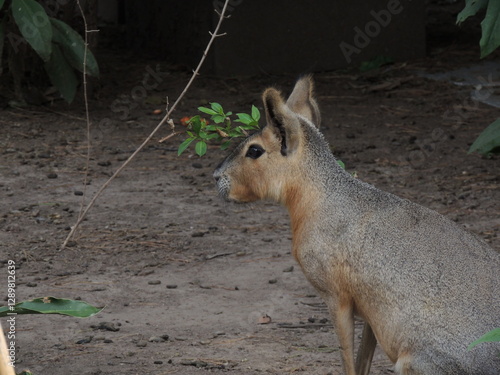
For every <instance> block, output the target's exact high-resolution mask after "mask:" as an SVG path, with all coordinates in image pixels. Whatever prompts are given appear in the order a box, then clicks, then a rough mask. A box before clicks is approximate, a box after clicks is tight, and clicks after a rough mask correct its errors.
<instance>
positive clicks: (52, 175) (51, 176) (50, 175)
mask: <svg viewBox="0 0 500 375" xmlns="http://www.w3.org/2000/svg"><path fill="white" fill-rule="evenodd" d="M47 178H51V179H54V178H57V173H49V174H48V175H47Z"/></svg>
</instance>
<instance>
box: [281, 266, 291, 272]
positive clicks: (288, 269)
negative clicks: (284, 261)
mask: <svg viewBox="0 0 500 375" xmlns="http://www.w3.org/2000/svg"><path fill="white" fill-rule="evenodd" d="M292 271H293V266H290V267H287V268H285V269H284V270H283V272H292Z"/></svg>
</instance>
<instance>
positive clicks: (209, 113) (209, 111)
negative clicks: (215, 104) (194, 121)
mask: <svg viewBox="0 0 500 375" xmlns="http://www.w3.org/2000/svg"><path fill="white" fill-rule="evenodd" d="M198 111H200V112H203V113H206V114H207V115H216V114H217V112H215V111H214V110H213V109H210V108H206V107H198Z"/></svg>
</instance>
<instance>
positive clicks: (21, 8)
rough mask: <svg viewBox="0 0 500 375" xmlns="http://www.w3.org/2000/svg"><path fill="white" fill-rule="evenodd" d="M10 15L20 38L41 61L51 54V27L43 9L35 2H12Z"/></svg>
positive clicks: (26, 0)
mask: <svg viewBox="0 0 500 375" xmlns="http://www.w3.org/2000/svg"><path fill="white" fill-rule="evenodd" d="M11 8H12V15H13V16H14V20H15V21H16V23H17V26H18V27H19V31H21V34H22V36H23V37H24V39H26V41H27V42H28V43H29V44H30V46H31V47H33V49H34V50H35V51H36V53H37V54H38V55H39V56H40V57H41V58H42V60H43V61H49V59H50V55H51V53H52V26H51V24H50V21H49V17H48V16H47V13H45V10H44V9H43V7H42V6H41V5H40V4H39V3H38V2H36V1H35V0H12V5H11Z"/></svg>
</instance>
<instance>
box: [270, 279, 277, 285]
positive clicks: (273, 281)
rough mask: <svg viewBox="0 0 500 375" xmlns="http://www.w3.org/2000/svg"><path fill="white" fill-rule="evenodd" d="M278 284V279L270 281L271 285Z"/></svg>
mask: <svg viewBox="0 0 500 375" xmlns="http://www.w3.org/2000/svg"><path fill="white" fill-rule="evenodd" d="M277 282H278V279H271V280H269V284H276V283H277Z"/></svg>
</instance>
